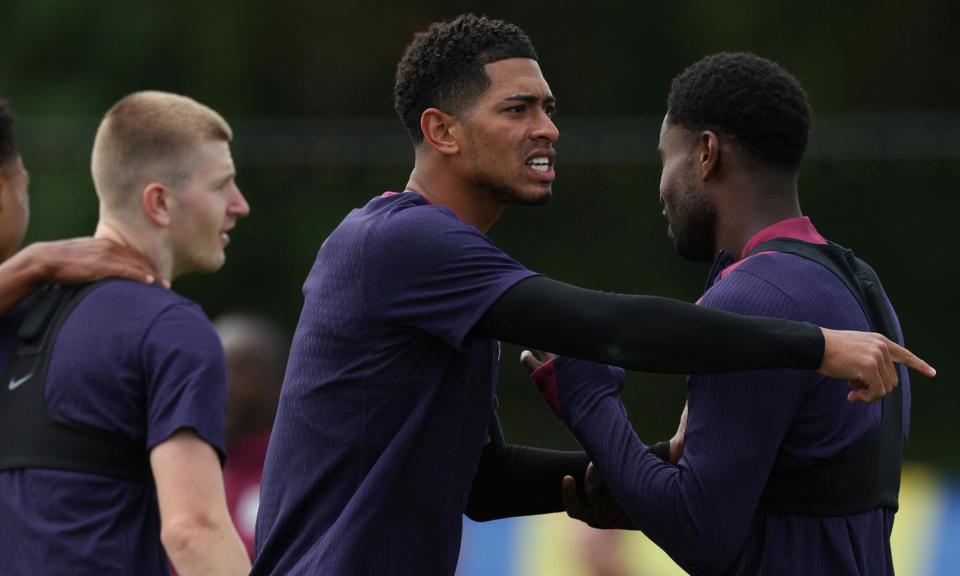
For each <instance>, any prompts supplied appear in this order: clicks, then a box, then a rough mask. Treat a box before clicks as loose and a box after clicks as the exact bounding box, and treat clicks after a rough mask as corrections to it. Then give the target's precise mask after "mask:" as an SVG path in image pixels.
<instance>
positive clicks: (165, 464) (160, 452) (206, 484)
mask: <svg viewBox="0 0 960 576" xmlns="http://www.w3.org/2000/svg"><path fill="white" fill-rule="evenodd" d="M150 465H151V467H152V469H153V477H154V479H155V481H156V485H157V500H158V502H159V504H160V540H161V541H162V543H163V547H164V549H165V550H166V551H167V556H168V557H169V558H170V562H171V563H172V564H173V566H174V568H176V569H177V572H178V573H179V574H180V575H181V576H190V575H192V574H198V575H205V576H207V575H214V576H219V575H224V576H227V575H241V574H243V575H246V574H249V572H250V558H249V556H248V555H247V550H246V548H245V547H244V545H243V541H242V540H241V539H240V536H239V535H238V534H237V530H236V528H234V526H233V523H232V522H231V520H230V513H229V511H228V510H227V502H226V496H225V495H224V488H223V474H222V472H221V470H220V460H219V459H218V457H217V453H216V451H215V450H214V449H213V447H211V446H210V445H209V444H207V443H206V442H205V441H204V440H203V439H201V438H200V437H199V436H198V435H197V434H196V433H195V432H193V431H191V430H189V429H181V430H179V431H178V432H176V433H175V434H174V435H173V436H171V437H170V438H168V439H166V440H164V441H163V442H161V443H159V444H157V445H156V446H154V448H153V450H151V451H150Z"/></svg>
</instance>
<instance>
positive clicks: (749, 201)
mask: <svg viewBox="0 0 960 576" xmlns="http://www.w3.org/2000/svg"><path fill="white" fill-rule="evenodd" d="M733 190H734V191H733V192H732V193H731V194H730V195H729V196H728V197H727V199H726V200H727V201H726V203H725V205H724V206H719V207H718V214H717V233H716V234H717V236H716V249H717V252H718V253H719V251H721V250H722V251H724V252H726V253H727V254H730V255H731V256H733V257H734V258H736V259H739V258H740V253H741V252H742V251H743V247H744V245H746V243H747V242H749V241H750V239H751V238H753V236H754V235H756V234H757V232H759V231H761V230H763V229H764V228H767V227H768V226H772V225H774V224H776V223H777V222H781V221H783V220H788V219H790V218H797V217H800V216H802V215H803V213H802V212H801V211H800V201H799V199H798V197H797V180H796V176H795V175H793V176H789V177H786V176H779V177H770V178H756V177H753V178H751V179H750V180H749V181H747V182H743V183H741V184H740V185H739V186H738V187H737V188H734V189H733Z"/></svg>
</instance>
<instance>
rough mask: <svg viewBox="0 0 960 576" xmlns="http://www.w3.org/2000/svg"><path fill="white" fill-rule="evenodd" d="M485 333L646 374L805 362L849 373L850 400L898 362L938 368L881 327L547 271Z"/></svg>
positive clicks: (510, 299) (892, 373) (503, 303)
mask: <svg viewBox="0 0 960 576" xmlns="http://www.w3.org/2000/svg"><path fill="white" fill-rule="evenodd" d="M474 330H475V332H476V333H477V334H479V335H481V336H485V337H490V338H497V339H500V340H504V341H506V342H512V343H516V344H520V345H522V346H530V347H534V348H538V349H541V350H550V351H552V352H557V353H560V354H565V355H568V356H575V357H578V358H584V359H588V360H593V361H597V362H604V363H609V364H616V365H618V366H623V367H625V368H630V369H633V370H640V371H645V372H667V373H681V374H703V373H715V372H732V371H742V370H756V369H775V368H799V369H807V370H817V371H818V372H820V373H822V374H824V375H826V376H830V377H832V378H839V379H843V380H850V381H851V385H852V386H854V388H855V390H854V391H852V392H851V397H850V399H851V400H854V399H856V400H863V401H873V400H877V399H879V398H881V397H883V395H884V394H886V393H887V392H889V391H890V390H892V389H893V387H894V386H895V385H896V382H897V378H896V370H895V369H894V366H893V363H894V362H903V363H905V364H907V365H908V366H910V367H911V368H914V369H915V370H918V371H919V372H920V373H921V374H924V375H926V376H933V375H934V374H935V371H934V370H933V368H931V367H930V366H929V365H927V364H926V362H923V361H922V360H920V359H919V358H917V357H916V356H914V355H913V354H911V353H910V352H909V351H907V350H905V349H904V348H902V347H900V346H898V345H897V344H895V343H893V342H891V341H889V340H888V339H886V338H885V337H883V336H881V335H879V334H870V333H862V332H844V331H835V330H827V329H820V328H818V327H816V326H814V325H812V324H807V323H803V322H792V321H788V320H780V319H774V318H756V317H748V316H742V315H739V314H732V313H729V312H723V311H719V310H709V309H705V308H703V307H700V306H696V305H693V304H687V303H684V302H679V301H676V300H670V299H668V298H659V297H656V296H628V295H622V294H610V293H605V292H598V291H595V290H587V289H584V288H579V287H576V286H571V285H569V284H564V283H562V282H557V281H556V280H551V279H549V278H545V277H542V276H540V277H533V278H529V279H526V280H523V281H521V282H519V283H517V284H515V285H514V286H513V287H511V288H510V289H508V290H507V291H506V292H504V294H503V295H502V296H501V297H500V298H499V299H498V300H497V301H496V302H495V303H494V304H493V305H492V306H491V307H490V309H489V310H488V311H487V312H486V313H485V314H484V315H483V317H481V319H480V321H479V322H478V323H477V325H476V327H475V329H474Z"/></svg>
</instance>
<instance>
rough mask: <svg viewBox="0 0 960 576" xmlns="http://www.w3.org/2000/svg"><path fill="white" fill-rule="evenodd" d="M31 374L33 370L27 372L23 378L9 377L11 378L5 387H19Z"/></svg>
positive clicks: (12, 388)
mask: <svg viewBox="0 0 960 576" xmlns="http://www.w3.org/2000/svg"><path fill="white" fill-rule="evenodd" d="M32 376H33V372H31V373H29V374H27V375H26V376H24V377H23V378H17V379H13V378H11V379H10V383H9V384H7V389H8V390H16V389H17V388H19V387H20V385H21V384H23V383H24V382H26V381H27V380H29V379H30V378H31V377H32Z"/></svg>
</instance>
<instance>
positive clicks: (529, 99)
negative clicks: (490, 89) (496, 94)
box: [504, 94, 557, 104]
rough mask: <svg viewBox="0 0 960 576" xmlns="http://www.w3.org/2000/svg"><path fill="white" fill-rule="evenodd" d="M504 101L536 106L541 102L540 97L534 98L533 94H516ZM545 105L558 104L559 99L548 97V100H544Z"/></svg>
mask: <svg viewBox="0 0 960 576" xmlns="http://www.w3.org/2000/svg"><path fill="white" fill-rule="evenodd" d="M504 100H506V101H517V102H526V103H527V104H536V103H537V102H539V101H540V98H539V97H538V96H534V95H533V94H514V95H513V96H507V97H506V98H504ZM543 103H544V104H556V103H557V99H556V98H554V97H553V96H547V97H546V98H544V99H543Z"/></svg>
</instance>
